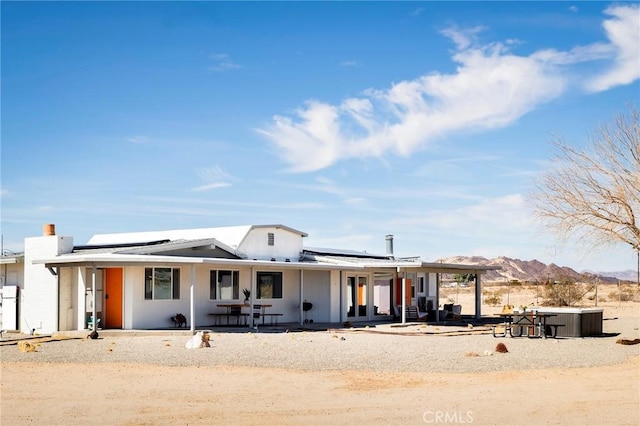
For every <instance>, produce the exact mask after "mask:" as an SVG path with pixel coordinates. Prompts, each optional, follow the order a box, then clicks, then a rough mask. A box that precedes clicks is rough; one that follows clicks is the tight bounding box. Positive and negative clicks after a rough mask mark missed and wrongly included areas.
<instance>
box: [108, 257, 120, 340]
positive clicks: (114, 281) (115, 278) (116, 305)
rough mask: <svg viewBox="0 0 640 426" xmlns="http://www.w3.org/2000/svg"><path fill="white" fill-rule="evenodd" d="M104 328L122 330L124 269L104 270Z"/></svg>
mask: <svg viewBox="0 0 640 426" xmlns="http://www.w3.org/2000/svg"><path fill="white" fill-rule="evenodd" d="M104 276H105V293H104V316H105V319H104V327H105V328H122V268H108V269H105V270H104Z"/></svg>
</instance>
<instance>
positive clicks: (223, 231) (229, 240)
mask: <svg viewBox="0 0 640 426" xmlns="http://www.w3.org/2000/svg"><path fill="white" fill-rule="evenodd" d="M260 228H276V229H285V230H287V231H289V232H293V233H294V234H298V235H300V236H301V237H307V236H308V235H307V234H306V233H304V232H302V231H298V230H297V229H293V228H290V227H288V226H284V225H242V226H225V227H218V228H196V229H174V230H167V231H146V232H127V233H116V234H96V235H94V236H93V237H91V239H90V240H89V241H88V243H87V244H89V245H107V244H127V243H145V242H153V241H162V240H169V241H174V240H198V239H206V238H214V239H216V240H217V241H219V242H221V243H223V244H225V245H227V246H229V247H233V248H238V247H239V246H240V244H241V243H242V240H243V239H244V238H245V237H246V236H247V235H248V234H249V232H250V231H251V230H252V229H260Z"/></svg>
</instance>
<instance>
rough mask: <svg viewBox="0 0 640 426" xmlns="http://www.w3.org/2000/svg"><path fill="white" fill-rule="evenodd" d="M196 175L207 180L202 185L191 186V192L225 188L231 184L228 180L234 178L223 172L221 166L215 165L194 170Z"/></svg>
mask: <svg viewBox="0 0 640 426" xmlns="http://www.w3.org/2000/svg"><path fill="white" fill-rule="evenodd" d="M196 174H197V175H198V177H199V178H200V179H201V180H203V181H205V182H207V183H206V184H204V185H200V186H197V187H195V188H191V189H190V190H189V191H191V192H202V191H209V190H211V189H218V188H226V187H229V186H231V183H230V182H229V181H233V180H235V179H234V178H233V176H231V175H230V174H229V173H227V172H225V171H224V170H223V169H222V167H220V166H219V165H217V164H216V165H215V166H213V167H209V168H205V169H198V170H196Z"/></svg>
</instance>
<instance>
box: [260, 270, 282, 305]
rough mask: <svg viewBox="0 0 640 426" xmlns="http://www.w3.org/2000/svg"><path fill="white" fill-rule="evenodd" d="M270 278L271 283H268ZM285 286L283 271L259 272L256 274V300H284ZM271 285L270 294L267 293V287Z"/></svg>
mask: <svg viewBox="0 0 640 426" xmlns="http://www.w3.org/2000/svg"><path fill="white" fill-rule="evenodd" d="M268 278H272V280H271V281H272V282H271V283H268V282H266V281H269V280H268ZM263 281H265V282H263ZM283 284H284V273H283V272H282V271H257V272H256V299H258V300H265V299H282V298H283V287H284V285H283ZM269 285H270V286H271V291H270V292H269V293H266V287H267V286H269ZM263 288H264V290H263ZM263 293H266V294H263ZM268 296H269V297H268Z"/></svg>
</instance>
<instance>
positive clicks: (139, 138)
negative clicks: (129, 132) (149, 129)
mask: <svg viewBox="0 0 640 426" xmlns="http://www.w3.org/2000/svg"><path fill="white" fill-rule="evenodd" d="M127 142H131V143H149V142H151V138H149V137H148V136H143V135H136V136H130V137H128V138H127Z"/></svg>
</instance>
